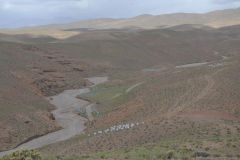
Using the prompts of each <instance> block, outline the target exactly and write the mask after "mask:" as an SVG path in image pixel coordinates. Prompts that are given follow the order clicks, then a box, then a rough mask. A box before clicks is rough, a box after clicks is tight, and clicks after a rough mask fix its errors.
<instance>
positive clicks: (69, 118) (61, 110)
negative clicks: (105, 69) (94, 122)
mask: <svg viewBox="0 0 240 160" xmlns="http://www.w3.org/2000/svg"><path fill="white" fill-rule="evenodd" d="M87 80H89V81H90V82H92V83H93V84H94V85H98V84H101V83H104V82H106V81H107V80H108V78H107V77H93V78H87ZM94 85H93V86H94ZM88 92H90V90H89V88H84V89H75V90H66V91H64V92H62V93H60V94H59V95H56V96H53V97H50V98H48V100H49V101H50V103H51V104H53V105H55V106H56V107H57V109H56V110H54V111H53V112H52V113H53V115H54V117H55V119H56V121H57V122H58V123H59V125H61V126H62V128H63V129H61V130H59V131H56V132H52V133H49V134H47V135H45V136H42V137H39V138H36V139H33V140H31V141H29V142H26V143H24V144H22V145H20V146H18V147H17V148H15V149H13V150H9V151H6V152H0V158H1V157H3V156H4V155H6V154H9V153H11V152H13V151H16V150H20V149H24V148H28V149H36V148H40V147H43V146H46V145H49V144H53V143H56V142H60V141H64V140H67V139H69V138H71V137H73V136H75V135H78V134H81V133H82V132H83V130H84V129H85V128H86V127H85V125H84V123H85V122H86V121H87V119H85V118H83V117H80V116H79V115H77V114H74V113H73V111H75V110H77V109H79V108H80V107H81V106H85V105H88V104H89V102H87V101H84V100H81V99H78V98H76V97H77V96H78V95H80V94H83V93H88Z"/></svg>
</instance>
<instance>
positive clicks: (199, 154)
mask: <svg viewBox="0 0 240 160" xmlns="http://www.w3.org/2000/svg"><path fill="white" fill-rule="evenodd" d="M209 156H210V154H209V153H207V152H195V153H194V157H209Z"/></svg>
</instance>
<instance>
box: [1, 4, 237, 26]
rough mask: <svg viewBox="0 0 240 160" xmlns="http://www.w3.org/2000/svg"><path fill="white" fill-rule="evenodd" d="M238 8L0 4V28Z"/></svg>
mask: <svg viewBox="0 0 240 160" xmlns="http://www.w3.org/2000/svg"><path fill="white" fill-rule="evenodd" d="M237 7H240V0H0V28H15V27H22V26H33V25H43V24H53V23H67V22H73V21H79V20H88V19H95V18H128V17H134V16H137V15H140V14H154V15H157V14H165V13H174V12H187V13H189V12H191V13H192V12H194V13H204V12H209V11H213V10H221V9H228V8H237Z"/></svg>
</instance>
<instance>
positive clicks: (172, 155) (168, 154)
mask: <svg viewBox="0 0 240 160" xmlns="http://www.w3.org/2000/svg"><path fill="white" fill-rule="evenodd" d="M173 157H174V151H173V150H170V151H168V152H167V159H172V158H173Z"/></svg>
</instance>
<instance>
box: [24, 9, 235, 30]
mask: <svg viewBox="0 0 240 160" xmlns="http://www.w3.org/2000/svg"><path fill="white" fill-rule="evenodd" d="M182 24H199V25H205V26H209V27H214V28H219V27H224V26H231V25H236V24H240V8H237V9H228V10H221V11H214V12H210V13H206V14H192V13H175V14H165V15H157V16H153V15H147V14H146V15H140V16H137V17H134V18H130V19H111V18H104V19H95V20H88V21H79V22H74V23H69V24H51V25H45V26H38V27H31V28H24V29H38V30H46V29H60V30H67V29H73V28H91V29H129V28H139V29H157V28H166V27H172V26H176V25H182Z"/></svg>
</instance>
